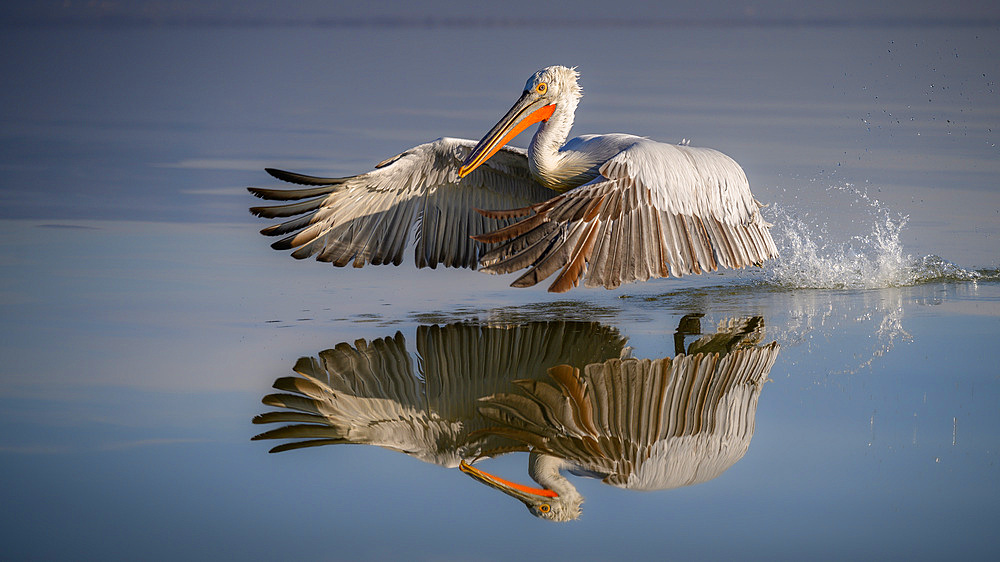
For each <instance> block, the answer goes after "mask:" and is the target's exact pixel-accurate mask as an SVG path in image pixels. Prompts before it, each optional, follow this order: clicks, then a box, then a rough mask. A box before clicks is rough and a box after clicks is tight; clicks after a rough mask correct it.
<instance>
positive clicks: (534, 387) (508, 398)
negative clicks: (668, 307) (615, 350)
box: [481, 343, 778, 490]
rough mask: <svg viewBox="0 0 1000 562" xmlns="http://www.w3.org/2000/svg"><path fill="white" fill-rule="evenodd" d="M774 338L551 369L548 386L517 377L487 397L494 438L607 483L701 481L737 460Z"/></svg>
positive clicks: (773, 353) (649, 486)
mask: <svg viewBox="0 0 1000 562" xmlns="http://www.w3.org/2000/svg"><path fill="white" fill-rule="evenodd" d="M777 354H778V345H777V344H776V343H772V344H770V345H768V346H765V347H762V348H752V349H740V350H736V351H733V352H732V353H729V354H727V355H719V354H715V353H711V354H698V355H679V356H677V357H674V358H672V359H671V358H664V359H657V360H655V361H651V360H649V359H642V360H636V359H626V360H618V359H612V360H610V361H606V362H603V363H597V364H591V365H587V366H586V367H585V369H584V373H583V375H582V376H581V374H580V371H579V369H574V368H573V367H570V366H569V365H562V366H559V367H555V368H553V369H551V370H550V371H549V374H550V375H551V376H552V379H554V380H555V383H556V384H555V385H553V384H550V383H546V382H539V381H520V382H519V383H518V384H519V386H520V387H521V390H522V391H523V394H505V395H497V396H492V397H488V398H486V399H484V400H483V401H482V403H483V405H482V407H481V412H482V413H483V415H484V416H486V417H488V418H491V419H493V420H496V421H499V422H501V423H502V424H503V427H499V428H493V429H491V431H495V432H496V433H498V434H500V435H505V436H507V437H511V438H513V439H517V440H520V441H522V442H524V443H526V444H528V445H529V446H530V447H531V448H532V449H534V450H536V451H539V452H543V453H546V454H549V455H552V456H555V457H559V458H562V459H566V460H568V461H570V462H572V463H573V464H575V465H576V466H577V467H579V469H580V470H581V471H582V472H583V473H585V474H589V475H598V476H600V477H603V479H604V482H606V483H608V484H612V485H615V486H620V487H624V488H633V489H645V490H653V489H666V488H674V487H678V486H685V485H690V484H695V483H698V482H704V481H706V480H709V479H711V478H714V477H716V476H718V475H719V474H721V473H722V472H723V471H725V470H726V469H727V468H728V467H729V466H731V465H732V464H733V463H735V462H736V461H737V460H739V459H740V458H742V456H743V454H744V453H745V452H746V450H747V447H748V446H749V443H750V438H751V437H752V436H753V430H754V418H755V415H756V409H757V397H758V395H759V394H760V390H761V387H762V386H763V383H764V381H765V380H766V379H767V374H768V373H769V372H770V369H771V367H772V365H773V364H774V361H775V359H776V358H777Z"/></svg>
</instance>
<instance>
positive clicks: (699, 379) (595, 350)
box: [254, 316, 778, 521]
mask: <svg viewBox="0 0 1000 562" xmlns="http://www.w3.org/2000/svg"><path fill="white" fill-rule="evenodd" d="M762 337H763V322H762V320H761V319H760V318H743V319H737V320H731V321H726V322H723V323H722V324H721V325H720V327H719V331H718V333H714V334H709V335H701V329H700V318H699V317H698V316H688V317H685V318H684V319H682V320H681V324H680V326H679V328H678V332H677V334H676V335H675V343H676V345H677V346H678V354H677V355H676V356H675V357H672V358H670V357H668V358H662V359H656V360H649V359H634V358H631V357H628V353H627V351H625V350H626V348H625V347H624V345H625V340H624V338H622V337H621V336H620V335H619V333H618V332H617V331H616V330H614V329H613V328H609V327H606V326H602V325H600V324H596V323H574V322H548V323H544V322H539V323H531V324H524V325H519V326H513V327H493V326H479V325H471V324H453V325H448V326H444V327H437V326H430V327H421V328H419V329H418V330H417V356H418V360H417V370H416V371H415V370H414V367H413V362H412V361H411V360H410V356H409V354H408V353H407V352H406V349H405V343H404V341H403V337H402V335H400V334H397V335H396V337H395V338H385V339H381V340H375V341H373V342H371V343H370V344H369V343H366V342H365V341H364V340H359V341H358V342H356V344H355V345H354V346H350V345H348V344H346V343H345V344H340V345H338V346H337V347H336V348H334V349H331V350H327V351H324V352H322V353H320V355H319V358H303V359H300V360H299V361H298V363H297V364H296V366H295V370H296V372H298V373H299V375H301V376H299V377H285V378H280V379H278V380H277V381H275V385H274V386H275V387H276V388H278V389H279V390H283V391H285V392H284V393H280V394H271V395H268V396H266V397H265V398H264V403H265V404H268V405H271V406H277V407H281V408H285V409H284V410H280V411H275V412H270V413H266V414H262V415H260V416H258V417H256V418H255V419H254V422H255V423H270V422H284V423H289V424H291V425H287V426H284V427H280V428H278V429H274V430H271V431H268V432H266V433H262V434H260V435H258V436H257V437H255V439H271V438H275V439H277V438H280V439H295V440H296V441H292V442H289V443H285V444H283V445H279V446H277V447H275V448H273V449H272V452H274V451H283V450H288V449H294V448H298V447H307V446H313V445H326V444H336V443H366V444H372V445H378V446H381V447H385V448H389V449H393V450H397V451H401V452H404V453H406V454H408V455H412V456H414V457H417V458H420V459H421V460H424V461H427V462H432V463H436V464H440V465H442V466H446V467H454V466H461V468H462V471H463V472H466V473H467V474H469V475H470V476H472V477H473V478H475V479H476V480H478V481H480V482H483V483H485V484H487V485H489V486H491V487H493V488H496V489H498V490H501V491H503V492H505V493H507V494H509V495H511V496H513V497H515V498H517V499H519V500H521V501H523V502H524V503H525V505H527V507H528V509H529V511H530V512H531V513H532V514H534V515H536V516H538V517H542V518H545V519H549V520H554V521H566V520H570V519H575V518H577V517H579V515H580V504H581V503H582V502H583V498H582V496H581V495H580V494H579V493H578V492H577V490H576V488H575V487H574V486H573V485H572V483H570V481H569V480H568V479H567V478H566V477H565V476H563V475H562V474H561V473H560V471H561V470H567V471H569V472H571V473H573V474H576V475H580V476H589V477H597V478H600V479H601V480H602V481H603V482H605V483H607V484H611V485H613V486H618V487H622V488H629V489H636V490H659V489H666V488H675V487H679V486H686V485H691V484H696V483H699V482H704V481H706V480H710V479H712V478H715V477H716V476H718V475H720V474H721V473H722V472H723V471H725V470H726V469H727V468H729V467H730V466H732V465H733V463H735V462H736V461H738V460H739V459H740V458H742V456H743V455H744V454H745V453H746V451H747V447H748V446H749V443H750V438H751V437H752V435H753V430H754V418H755V414H756V409H757V398H758V396H759V395H760V391H761V387H762V386H763V383H764V381H765V380H766V379H767V375H768V373H769V372H770V369H771V366H772V365H773V364H774V361H775V359H776V357H777V354H778V345H777V344H776V343H771V344H769V345H763V346H762V345H760V341H761V339H762ZM695 338H696V339H695ZM687 339H694V341H692V342H691V343H690V344H688V345H687V348H686V349H685V348H684V345H685V342H686V340H687ZM513 451H527V452H529V453H530V454H529V457H528V458H529V461H528V462H529V466H528V472H529V475H530V476H531V477H532V478H533V479H534V480H535V481H536V482H537V483H538V484H539V485H540V486H541V488H536V487H529V486H524V485H521V484H515V483H513V482H510V481H507V480H504V479H502V478H499V477H497V476H494V475H492V474H489V473H487V472H485V471H482V470H480V469H478V468H474V467H472V466H471V463H473V462H475V461H476V460H479V459H480V458H483V457H489V456H497V455H500V454H504V453H508V452H513Z"/></svg>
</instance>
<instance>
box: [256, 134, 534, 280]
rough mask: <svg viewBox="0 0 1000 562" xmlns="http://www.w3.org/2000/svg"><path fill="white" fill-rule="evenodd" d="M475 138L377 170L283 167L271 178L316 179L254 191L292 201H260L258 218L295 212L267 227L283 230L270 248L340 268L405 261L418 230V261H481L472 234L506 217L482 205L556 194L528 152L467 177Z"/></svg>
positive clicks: (513, 152) (429, 147) (275, 232)
mask: <svg viewBox="0 0 1000 562" xmlns="http://www.w3.org/2000/svg"><path fill="white" fill-rule="evenodd" d="M474 145H475V143H474V142H472V141H466V140H460V139H447V138H445V139H438V140H436V141H434V142H430V143H427V144H422V145H419V146H416V147H414V148H412V149H410V150H407V151H406V152H404V153H402V154H399V155H398V156H395V157H393V158H390V159H388V160H386V161H384V162H382V163H380V164H379V165H378V166H377V167H376V169H375V170H372V171H371V172H368V173H366V174H361V175H358V176H352V177H347V178H316V177H312V176H304V175H301V174H295V173H291V172H283V171H280V170H271V169H269V170H268V172H269V173H270V174H271V175H273V176H274V177H276V178H278V179H280V180H284V181H288V182H291V183H298V184H303V185H306V186H310V187H305V188H302V189H288V190H277V189H263V188H256V187H251V188H249V190H250V192H251V193H253V194H254V195H256V196H258V197H261V198H263V199H271V200H280V201H290V200H304V201H300V202H297V203H290V204H285V205H275V206H264V207H254V208H252V209H250V211H251V212H252V213H253V214H255V215H257V216H260V217H266V218H278V217H295V218H292V219H291V220H288V221H286V222H283V223H280V224H276V225H273V226H269V227H267V228H265V229H263V230H262V231H261V233H262V234H265V235H268V236H281V235H285V237H284V238H282V239H281V240H278V241H277V242H275V243H274V244H272V247H273V248H274V249H276V250H290V249H295V251H293V252H292V256H294V257H295V258H299V259H302V258H307V257H309V256H312V255H315V256H316V259H318V260H320V261H328V262H331V263H333V264H334V265H336V266H341V267H342V266H345V265H347V264H348V263H350V262H353V265H354V266H355V267H361V266H363V265H365V264H366V263H372V264H374V265H380V264H389V263H391V264H393V265H399V264H400V263H402V261H403V250H404V248H405V246H406V243H407V240H408V238H409V235H410V232H411V230H414V229H415V237H416V253H415V263H416V265H417V267H432V268H433V267H436V266H437V265H438V264H443V265H445V266H447V267H470V268H475V267H476V266H477V263H478V260H479V257H480V254H481V244H479V243H477V242H475V241H474V240H471V239H470V238H469V237H470V236H472V235H477V234H482V233H483V232H488V231H490V230H493V229H496V228H500V227H503V226H505V225H506V224H507V223H508V222H509V221H507V220H504V219H493V218H487V217H483V216H481V215H480V214H478V213H476V212H475V211H474V209H476V208H498V209H505V208H511V207H520V206H524V205H529V204H532V203H537V202H539V201H544V200H545V199H547V198H549V197H550V196H551V195H552V192H551V191H549V190H548V189H545V188H543V187H541V186H540V185H538V184H537V183H535V182H534V181H533V180H532V179H531V175H530V172H529V170H528V162H527V158H526V157H525V153H524V151H523V150H519V149H513V148H506V149H504V150H501V151H500V152H499V153H497V155H496V156H495V157H494V158H493V159H492V160H490V162H488V164H487V165H485V166H482V170H476V171H475V172H473V173H472V174H469V175H468V176H466V177H465V178H463V179H459V177H458V169H459V167H460V166H461V162H462V160H463V159H464V158H465V155H466V154H468V152H469V151H470V150H471V149H472V147H473V146H474Z"/></svg>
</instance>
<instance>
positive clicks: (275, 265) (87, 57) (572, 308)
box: [0, 26, 1000, 560]
mask: <svg viewBox="0 0 1000 562" xmlns="http://www.w3.org/2000/svg"><path fill="white" fill-rule="evenodd" d="M598 29H599V32H600V34H601V35H602V41H600V42H594V43H593V44H590V45H588V44H584V43H581V42H580V41H578V40H577V39H578V36H579V34H580V30H579V29H576V28H573V27H571V26H570V27H567V28H560V29H556V30H551V31H550V32H548V33H545V34H539V33H538V32H537V29H535V28H531V27H517V26H513V27H499V28H485V29H484V28H473V29H463V28H452V27H448V28H424V27H407V26H402V27H398V28H397V27H393V28H381V27H378V26H369V27H364V28H361V29H347V28H343V27H336V28H334V29H331V28H322V27H320V28H311V27H310V28H287V27H285V28H275V29H270V28H265V29H261V28H251V29H247V28H240V27H226V28H206V27H168V28H156V27H153V28H142V29H136V28H132V27H129V26H118V27H115V28H114V29H108V28H81V27H74V28H68V29H67V28H58V29H55V28H46V27H44V26H43V27H41V28H32V29H8V30H5V33H4V34H3V38H2V39H0V41H2V42H3V44H4V47H5V49H4V50H5V52H8V53H16V54H14V55H12V56H9V57H4V59H3V61H0V66H2V69H3V71H4V74H5V75H6V76H17V77H19V79H18V80H14V81H12V83H11V84H9V85H8V86H7V87H5V88H4V90H3V92H0V100H2V101H3V103H2V104H0V108H2V109H0V118H2V123H3V129H2V134H0V147H2V150H0V169H2V170H3V171H4V174H3V180H2V182H0V201H2V202H3V206H2V209H3V210H2V211H0V216H2V217H3V220H2V221H0V263H2V264H3V270H2V273H0V311H2V314H3V318H4V323H3V328H2V330H3V337H2V338H0V349H2V356H3V358H4V361H3V368H2V371H0V372H2V376H0V421H2V423H0V427H2V428H3V429H2V430H0V459H2V461H0V474H2V476H3V478H4V481H5V482H7V483H8V484H9V485H8V486H5V487H4V491H3V492H2V493H0V501H2V503H3V505H4V506H5V510H4V516H3V518H4V519H3V529H4V530H3V532H2V536H3V537H4V544H5V545H6V550H7V552H8V553H9V556H11V557H13V558H31V557H41V558H65V557H95V558H96V557H101V558H118V559H126V558H128V559H132V558H136V557H143V558H149V557H153V558H161V559H176V558H181V557H184V558H202V559H207V558H220V557H226V558H236V557H240V558H260V559H266V558H270V559H273V558H290V557H319V558H324V559H352V560H356V559H374V560H378V559H392V558H399V557H404V556H405V557H412V558H419V559H440V558H459V559H467V558H482V559H506V558H511V557H513V556H523V553H524V552H526V551H528V550H527V549H536V548H542V547H543V546H544V548H546V549H547V550H550V551H552V552H558V553H559V554H560V555H565V556H567V557H568V556H575V557H579V558H581V559H606V558H610V557H620V556H633V557H640V558H662V557H664V556H671V557H674V558H680V559H692V558H694V559H706V558H707V559H713V558H735V557H751V558H775V557H778V558H802V557H810V558H812V557H817V556H818V557H825V558H848V557H851V558H885V557H888V556H893V557H900V556H902V557H907V558H917V559H921V558H923V559H940V558H945V557H953V556H955V555H956V554H957V553H961V555H962V556H964V557H969V558H986V557H987V556H989V555H990V554H991V553H993V552H995V551H996V548H997V546H998V544H997V540H996V538H995V537H994V532H993V531H994V529H995V528H996V526H997V524H998V522H1000V509H998V508H997V505H998V504H1000V502H998V499H1000V489H998V484H997V483H998V482H1000V478H998V476H1000V473H998V458H997V455H998V449H997V442H998V436H1000V432H998V428H1000V379H998V375H1000V371H998V368H997V365H998V364H1000V355H998V353H997V351H996V347H995V346H994V345H993V340H994V335H995V334H996V333H997V332H998V329H1000V283H998V281H997V272H996V268H997V266H998V261H997V260H998V258H997V252H996V240H997V236H998V234H1000V232H998V228H1000V220H998V217H1000V214H998V213H1000V195H998V193H1000V192H998V189H997V184H996V178H997V177H998V173H1000V168H998V162H1000V158H997V156H998V154H997V148H996V144H995V143H996V131H997V130H998V125H1000V102H998V99H1000V98H998V97H997V95H996V84H995V79H996V77H995V75H994V72H995V71H994V68H995V66H996V64H995V62H996V60H997V52H996V45H1000V41H998V39H1000V38H998V31H997V29H996V28H995V27H989V26H984V27H975V26H961V27H954V28H951V27H947V26H935V27H906V26H889V27H872V26H860V27H852V26H839V27H834V28H829V27H822V26H819V27H816V26H812V27H796V26H793V27H768V28H757V27H735V28H716V27H708V28H705V27H698V28H694V29H689V28H685V27H683V26H681V27H675V26H670V27H668V28H658V27H642V28H639V29H622V28H614V29H601V28H600V27H599V26H598ZM484 44H485V45H495V44H504V45H506V47H505V49H506V51H505V52H506V56H504V57H500V58H497V59H495V60H491V63H490V65H489V66H488V67H484V65H483V64H482V62H481V61H478V60H477V59H476V55H477V53H478V50H477V49H475V48H470V47H469V46H470V45H471V46H476V45H484ZM539 53H544V56H541V55H539ZM622 61H627V64H623V62H622ZM548 64H570V65H579V67H580V71H581V73H582V85H583V88H584V91H585V97H584V100H583V102H582V103H581V106H580V110H579V115H578V119H577V124H576V127H575V129H574V130H575V132H578V133H585V132H610V131H619V130H621V131H628V132H633V133H638V134H643V135H649V136H652V137H654V138H657V139H660V140H665V141H679V140H680V139H681V138H690V139H692V144H695V145H706V146H712V147H714V148H718V149H721V150H723V151H724V152H726V153H727V154H730V155H732V156H733V157H734V158H735V159H736V160H737V161H739V162H740V163H741V164H743V165H744V167H745V168H746V169H747V173H748V176H749V177H750V180H751V185H752V186H753V189H754V193H755V195H756V196H757V197H758V198H759V199H761V200H762V201H764V202H766V203H769V204H770V206H769V207H768V208H767V210H766V214H767V217H768V219H769V220H771V221H772V222H774V223H775V224H776V227H775V229H774V233H775V235H776V238H778V239H779V244H780V246H781V249H782V254H783V255H782V258H781V260H779V261H778V262H777V263H774V264H771V265H770V266H769V267H768V268H766V269H764V270H762V271H755V272H745V273H739V274H735V273H726V274H711V275H704V276H700V277H692V278H685V279H680V280H676V279H668V280H657V281H653V282H649V283H644V284H638V285H629V286H626V287H623V288H621V289H618V290H616V291H603V290H600V291H597V290H579V289H578V290H574V291H571V292H570V293H568V294H566V295H549V294H547V293H544V292H542V290H540V289H530V290H514V289H510V288H508V287H507V284H508V283H509V282H510V280H511V279H510V278H498V277H491V276H486V275H483V274H479V273H476V272H469V271H453V270H436V271H415V270H413V268H412V266H410V265H408V264H404V266H402V267H399V268H365V269H362V270H350V269H348V270H332V268H330V267H328V266H326V265H324V264H317V263H314V262H295V261H294V260H291V259H290V258H288V257H287V256H285V255H283V254H281V253H278V252H273V251H272V250H270V249H269V248H267V246H266V241H265V240H264V239H262V237H260V236H259V235H257V234H256V229H258V228H260V227H262V226H263V225H262V224H259V223H258V222H257V221H256V220H255V219H253V218H252V217H250V216H249V215H248V214H247V213H246V207H248V206H249V205H251V204H253V201H252V198H250V197H249V196H248V195H247V194H246V192H245V191H244V190H243V187H244V186H245V185H254V184H255V185H262V184H268V181H269V180H268V179H267V178H266V177H265V176H264V174H263V173H262V171H261V169H262V168H263V167H264V166H276V167H286V168H291V169H295V170H300V171H303V172H307V173H315V174H332V175H344V174H351V173H357V172H359V171H363V170H366V169H368V167H370V166H371V165H372V164H373V163H375V162H378V161H380V160H382V159H383V158H385V157H387V156H390V155H392V154H395V153H397V152H399V151H401V150H403V149H405V148H407V147H409V146H412V145H414V144H416V143H419V142H424V141H427V140H431V139H433V138H435V137H437V136H442V135H449V136H460V137H466V138H479V137H480V136H481V135H482V134H483V133H484V132H485V130H486V128H488V127H489V126H490V125H491V124H492V123H493V122H495V120H496V118H498V117H499V116H500V114H501V112H502V111H504V110H505V109H506V108H507V107H508V106H509V105H510V102H511V101H512V100H513V98H514V96H516V94H517V93H518V92H517V90H518V88H520V86H521V84H522V83H523V80H524V78H525V77H526V76H527V75H528V74H529V73H530V72H532V71H534V70H535V69H537V68H539V67H542V66H545V65H548ZM522 144H523V143H522ZM691 315H700V325H701V328H702V330H703V331H704V332H705V333H711V332H714V331H717V330H718V328H719V326H721V325H724V324H725V323H726V322H727V321H729V320H731V319H734V318H760V319H761V323H762V325H763V335H762V339H761V342H760V343H761V344H762V345H763V344H767V343H770V342H772V341H775V342H777V344H778V346H780V353H779V354H778V356H777V358H776V361H775V364H774V366H773V368H772V369H771V370H770V372H769V374H768V382H766V383H764V385H763V387H762V389H761V390H760V394H759V398H758V399H757V403H756V415H755V429H754V431H753V435H752V439H751V440H750V442H749V446H748V448H747V451H746V453H745V454H744V455H743V456H742V457H741V458H740V459H739V460H738V461H736V462H735V463H734V464H733V465H732V466H730V467H729V468H728V469H726V470H725V471H724V472H722V473H721V475H719V476H718V477H717V478H714V479H711V480H709V481H707V482H703V483H700V484H697V485H694V486H689V487H681V488H677V489H673V490H664V491H653V492H637V491H634V490H622V489H618V488H615V487H612V486H608V485H605V484H602V483H600V482H599V481H597V480H592V479H586V478H577V477H575V476H571V477H570V478H571V480H572V481H573V483H574V484H575V485H576V487H577V488H578V489H579V490H580V492H581V494H582V495H583V496H584V497H585V498H586V502H585V503H584V504H583V506H582V516H581V517H580V519H579V520H577V521H574V522H571V523H566V524H553V523H549V522H546V521H541V520H538V519H536V518H534V517H532V516H530V515H529V514H528V513H527V512H526V511H525V509H524V507H523V506H522V505H521V504H519V503H518V502H516V501H514V500H512V499H511V498H508V497H506V496H504V495H502V494H499V493H497V492H496V491H495V490H491V489H489V488H487V487H484V486H482V485H481V484H479V483H477V482H475V481H473V480H472V479H470V478H469V477H468V476H466V475H465V474H462V473H461V472H460V471H458V470H455V469H450V468H444V467H442V466H439V465H437V464H434V463H428V462H422V461H420V460H418V459H415V458H412V457H410V456H407V455H404V454H400V453H398V452H394V451H389V450H385V449H382V448H377V447H363V446H353V447H351V446H343V445H333V446H322V447H315V448H310V449H306V450H297V451H290V452H285V453H281V454H273V455H269V454H268V453H267V450H268V448H269V445H268V444H264V443H259V442H251V441H250V437H251V436H253V435H254V434H256V433H257V432H258V431H259V430H260V428H259V427H255V426H253V425H252V424H251V423H250V420H251V419H252V418H253V417H254V416H255V415H257V414H259V413H261V412H263V411H266V410H268V407H266V406H265V405H263V404H261V402H260V401H261V398H262V397H263V396H264V395H266V394H268V393H270V392H271V390H270V386H271V384H272V383H273V382H274V380H275V379H276V378H278V377H283V376H288V375H292V374H293V372H292V368H293V367H294V365H295V364H296V361H297V360H298V359H299V358H300V357H311V356H316V355H317V354H319V353H320V352H322V351H323V350H326V349H330V348H333V347H335V346H337V345H338V344H341V343H345V342H346V343H347V344H349V345H355V344H356V341H357V340H359V339H364V340H366V341H372V340H377V339H380V338H386V337H389V338H392V337H395V335H396V334H397V332H398V333H399V334H400V335H401V336H402V338H403V339H404V340H405V341H406V342H407V345H408V346H409V347H407V350H408V353H411V354H413V353H415V350H414V347H413V345H415V344H414V342H416V341H417V338H418V336H417V334H418V332H419V331H422V330H430V329H432V327H433V326H447V325H453V324H456V323H459V324H473V325H479V326H490V325H515V326H518V325H524V324H526V323H531V322H541V321H569V322H587V323H597V324H599V325H600V326H604V327H605V328H606V329H609V330H614V331H616V332H617V333H619V334H620V335H621V336H622V337H624V338H627V345H629V346H632V348H633V350H632V353H633V354H634V356H635V357H639V358H649V359H660V358H664V357H673V356H674V355H675V354H676V353H677V350H676V338H675V335H676V333H677V330H678V325H679V324H680V323H681V320H682V319H683V318H684V317H686V316H687V317H690V316H691ZM689 343H690V342H689ZM414 360H415V359H414ZM415 364H416V363H415ZM527 462H528V461H527V455H526V454H524V453H511V454H507V455H503V456H500V457H498V458H496V459H492V460H485V461H483V462H482V463H481V464H480V466H483V467H486V468H488V469H489V470H490V471H492V472H495V473H497V474H500V475H503V476H504V477H506V478H510V479H512V480H518V481H522V482H527V481H528V478H527V475H526V474H525V467H526V466H527Z"/></svg>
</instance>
